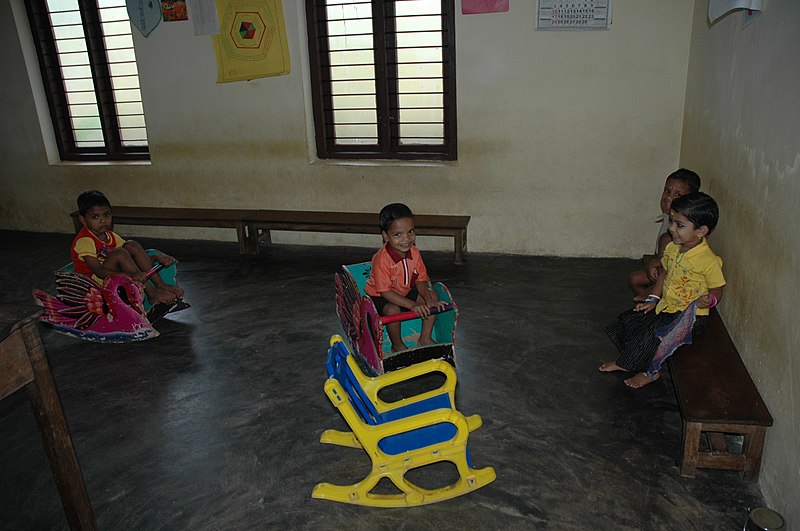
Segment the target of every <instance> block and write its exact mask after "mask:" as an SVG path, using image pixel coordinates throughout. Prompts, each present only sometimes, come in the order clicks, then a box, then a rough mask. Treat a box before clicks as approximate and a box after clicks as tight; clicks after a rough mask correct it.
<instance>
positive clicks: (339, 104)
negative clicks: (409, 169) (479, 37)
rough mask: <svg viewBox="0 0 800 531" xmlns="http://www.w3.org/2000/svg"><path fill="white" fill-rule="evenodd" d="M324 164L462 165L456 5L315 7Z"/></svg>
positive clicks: (423, 0) (400, 2) (344, 1)
mask: <svg viewBox="0 0 800 531" xmlns="http://www.w3.org/2000/svg"><path fill="white" fill-rule="evenodd" d="M306 19H307V23H308V40H309V55H310V65H311V68H310V70H311V84H312V86H311V89H312V100H313V107H314V124H315V133H316V142H317V156H318V157H320V158H351V159H358V158H388V159H438V160H455V159H456V90H455V88H456V87H455V69H456V67H455V55H456V54H455V15H454V2H453V0H306Z"/></svg>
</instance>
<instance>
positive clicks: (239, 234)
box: [236, 223, 250, 254]
mask: <svg viewBox="0 0 800 531" xmlns="http://www.w3.org/2000/svg"><path fill="white" fill-rule="evenodd" d="M247 229H248V227H247V224H245V223H239V224H238V225H237V226H236V240H237V241H238V242H239V254H247V253H249V252H250V249H249V247H250V241H249V238H248V236H247Z"/></svg>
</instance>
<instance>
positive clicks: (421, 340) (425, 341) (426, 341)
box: [417, 337, 436, 347]
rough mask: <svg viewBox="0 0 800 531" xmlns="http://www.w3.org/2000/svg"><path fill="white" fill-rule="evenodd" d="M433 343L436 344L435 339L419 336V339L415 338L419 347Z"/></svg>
mask: <svg viewBox="0 0 800 531" xmlns="http://www.w3.org/2000/svg"><path fill="white" fill-rule="evenodd" d="M435 344H436V341H434V340H433V339H427V338H421V337H420V338H419V339H417V346H419V347H427V346H428V345H435Z"/></svg>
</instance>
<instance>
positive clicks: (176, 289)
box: [164, 284, 183, 299]
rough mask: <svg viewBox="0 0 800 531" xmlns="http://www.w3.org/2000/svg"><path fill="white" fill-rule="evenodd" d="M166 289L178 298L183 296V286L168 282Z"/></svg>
mask: <svg viewBox="0 0 800 531" xmlns="http://www.w3.org/2000/svg"><path fill="white" fill-rule="evenodd" d="M164 289H165V290H166V291H169V292H170V293H172V294H173V295H175V298H176V299H182V298H183V288H181V287H180V286H170V285H169V284H167V285H165V286H164Z"/></svg>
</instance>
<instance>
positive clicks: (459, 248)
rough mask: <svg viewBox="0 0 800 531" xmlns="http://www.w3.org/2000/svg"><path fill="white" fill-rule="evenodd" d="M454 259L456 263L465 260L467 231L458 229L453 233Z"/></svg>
mask: <svg viewBox="0 0 800 531" xmlns="http://www.w3.org/2000/svg"><path fill="white" fill-rule="evenodd" d="M453 246H454V249H453V259H454V261H455V263H456V264H461V263H462V262H463V261H464V251H465V250H466V248H467V231H465V230H464V231H462V230H457V231H456V232H455V233H454V234H453Z"/></svg>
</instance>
